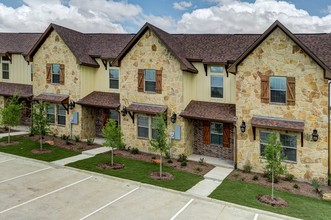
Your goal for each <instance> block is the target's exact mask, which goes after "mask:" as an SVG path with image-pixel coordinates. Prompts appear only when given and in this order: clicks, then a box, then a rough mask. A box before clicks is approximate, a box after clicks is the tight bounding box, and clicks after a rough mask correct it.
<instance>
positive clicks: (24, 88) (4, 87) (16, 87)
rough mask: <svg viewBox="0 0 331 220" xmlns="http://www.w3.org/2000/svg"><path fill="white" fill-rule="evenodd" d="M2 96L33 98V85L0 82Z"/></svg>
mask: <svg viewBox="0 0 331 220" xmlns="http://www.w3.org/2000/svg"><path fill="white" fill-rule="evenodd" d="M0 95H2V96H13V95H17V96H19V97H22V98H30V97H32V96H33V92H32V85H26V84H18V83H5V82H0Z"/></svg>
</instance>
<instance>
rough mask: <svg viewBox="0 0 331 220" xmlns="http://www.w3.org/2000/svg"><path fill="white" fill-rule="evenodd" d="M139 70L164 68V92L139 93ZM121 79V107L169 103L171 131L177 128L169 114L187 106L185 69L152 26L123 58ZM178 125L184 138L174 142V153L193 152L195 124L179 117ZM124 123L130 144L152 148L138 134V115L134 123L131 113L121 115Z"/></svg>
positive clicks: (146, 148) (131, 145)
mask: <svg viewBox="0 0 331 220" xmlns="http://www.w3.org/2000/svg"><path fill="white" fill-rule="evenodd" d="M138 69H155V70H162V93H161V94H157V93H146V92H138V82H137V77H138ZM120 82H121V83H120V87H121V88H120V91H121V96H120V99H121V106H122V107H124V106H129V105H130V104H131V103H132V102H139V103H147V104H158V105H166V106H168V110H167V118H168V130H169V131H173V130H174V127H173V126H174V125H173V124H172V123H171V122H170V117H171V115H172V114H173V113H174V112H175V113H177V115H179V113H180V112H181V111H182V110H183V109H184V108H185V106H183V71H182V70H181V69H180V63H179V61H178V60H177V59H176V58H175V57H174V56H173V55H172V53H171V52H170V51H169V50H168V49H167V48H166V47H165V45H164V44H163V43H162V42H161V41H160V40H159V39H158V37H157V36H156V35H155V34H154V32H153V31H151V30H150V29H148V30H147V31H146V32H145V33H144V34H143V35H142V36H141V38H140V39H139V40H138V41H137V43H136V44H135V45H134V46H133V47H132V48H131V50H130V51H129V52H128V53H127V54H126V55H125V56H124V58H123V59H122V60H121V73H120ZM135 115H137V114H135ZM176 125H179V126H181V140H174V141H173V143H172V145H173V154H174V155H179V154H181V153H184V154H186V155H188V154H191V153H192V144H193V137H192V134H193V126H192V123H191V122H189V121H187V120H185V119H183V118H181V117H179V116H177V122H176ZM121 126H122V131H123V133H124V140H125V141H126V144H127V146H130V147H137V148H139V149H140V150H141V151H152V149H151V146H150V143H149V141H148V140H147V139H140V138H138V137H137V117H136V116H135V121H134V123H133V122H132V119H131V117H130V116H129V114H128V115H126V116H125V117H121Z"/></svg>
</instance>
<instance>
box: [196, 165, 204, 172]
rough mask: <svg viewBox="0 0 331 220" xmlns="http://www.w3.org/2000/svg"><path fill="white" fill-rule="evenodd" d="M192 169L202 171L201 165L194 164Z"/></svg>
mask: <svg viewBox="0 0 331 220" xmlns="http://www.w3.org/2000/svg"><path fill="white" fill-rule="evenodd" d="M194 169H195V170H196V171H198V172H201V171H202V167H201V166H195V167H194Z"/></svg>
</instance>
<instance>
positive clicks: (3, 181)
mask: <svg viewBox="0 0 331 220" xmlns="http://www.w3.org/2000/svg"><path fill="white" fill-rule="evenodd" d="M51 168H52V167H46V168H43V169H40V170H36V171H32V172H30V173H26V174H22V175H19V176H15V177H12V178H10V179H6V180H2V181H0V183H5V182H8V181H11V180H14V179H17V178H21V177H24V176H28V175H31V174H34V173H38V172H41V171H44V170H48V169H51Z"/></svg>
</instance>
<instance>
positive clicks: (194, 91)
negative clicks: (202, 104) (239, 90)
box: [183, 62, 236, 105]
mask: <svg viewBox="0 0 331 220" xmlns="http://www.w3.org/2000/svg"><path fill="white" fill-rule="evenodd" d="M192 64H193V65H194V67H195V68H196V69H197V70H198V73H197V74H192V73H189V72H184V77H183V83H184V85H183V89H184V105H187V104H188V103H189V102H190V101H191V100H197V101H207V102H218V103H219V102H220V103H232V104H235V101H236V76H235V75H233V74H230V73H229V75H228V77H227V75H226V72H225V69H224V72H223V73H218V74H214V75H223V98H212V97H211V94H210V92H211V89H210V75H211V74H212V73H211V72H210V66H211V65H208V66H207V76H206V72H205V69H204V66H203V63H201V62H193V63H192ZM223 68H224V66H223Z"/></svg>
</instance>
